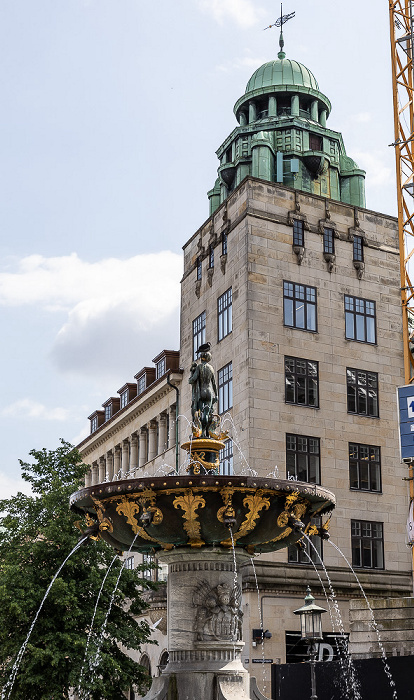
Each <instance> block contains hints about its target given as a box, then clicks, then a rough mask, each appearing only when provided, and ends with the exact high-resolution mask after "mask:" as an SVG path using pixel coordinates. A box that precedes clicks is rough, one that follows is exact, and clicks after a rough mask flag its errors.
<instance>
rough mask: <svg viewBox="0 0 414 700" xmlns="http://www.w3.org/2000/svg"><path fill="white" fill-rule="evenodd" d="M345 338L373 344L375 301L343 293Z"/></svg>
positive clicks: (374, 338)
mask: <svg viewBox="0 0 414 700" xmlns="http://www.w3.org/2000/svg"><path fill="white" fill-rule="evenodd" d="M345 338H348V339H349V340H358V341H359V342H361V343H372V345H375V344H376V342H377V340H376V331H375V301H369V300H368V299H359V298H358V297H351V296H348V295H347V294H345Z"/></svg>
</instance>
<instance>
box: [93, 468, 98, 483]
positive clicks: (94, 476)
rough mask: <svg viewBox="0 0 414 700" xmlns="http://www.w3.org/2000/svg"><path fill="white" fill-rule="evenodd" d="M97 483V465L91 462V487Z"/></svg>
mask: <svg viewBox="0 0 414 700" xmlns="http://www.w3.org/2000/svg"><path fill="white" fill-rule="evenodd" d="M97 483H98V463H97V462H93V464H92V486H95V484H97Z"/></svg>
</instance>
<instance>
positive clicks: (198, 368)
mask: <svg viewBox="0 0 414 700" xmlns="http://www.w3.org/2000/svg"><path fill="white" fill-rule="evenodd" d="M209 350H210V343H204V344H203V345H200V347H199V349H198V354H199V355H200V359H201V362H200V364H197V362H193V363H192V365H191V367H190V378H189V380H188V381H189V383H190V384H191V385H192V388H193V394H192V401H191V417H192V419H193V423H194V424H195V425H197V424H198V423H199V424H200V426H201V431H202V432H201V437H203V438H208V437H210V433H209V430H210V427H211V424H212V422H213V407H214V404H215V403H217V387H216V379H215V376H214V369H213V367H212V366H211V365H210V364H209V362H210V361H211V354H210V352H209Z"/></svg>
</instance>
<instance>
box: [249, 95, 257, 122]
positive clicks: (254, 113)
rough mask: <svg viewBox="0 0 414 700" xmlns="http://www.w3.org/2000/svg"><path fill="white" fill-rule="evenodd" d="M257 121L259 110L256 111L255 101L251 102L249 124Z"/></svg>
mask: <svg viewBox="0 0 414 700" xmlns="http://www.w3.org/2000/svg"><path fill="white" fill-rule="evenodd" d="M256 119H257V109H256V103H255V102H254V100H250V102H249V124H251V123H252V122H255V121H256Z"/></svg>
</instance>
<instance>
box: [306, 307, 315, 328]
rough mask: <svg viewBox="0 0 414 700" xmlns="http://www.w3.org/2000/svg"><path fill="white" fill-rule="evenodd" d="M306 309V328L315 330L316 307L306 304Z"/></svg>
mask: <svg viewBox="0 0 414 700" xmlns="http://www.w3.org/2000/svg"><path fill="white" fill-rule="evenodd" d="M306 310H307V329H308V331H316V307H315V306H311V305H310V304H308V306H307V309H306Z"/></svg>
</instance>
